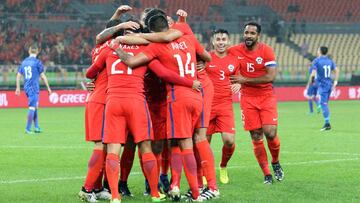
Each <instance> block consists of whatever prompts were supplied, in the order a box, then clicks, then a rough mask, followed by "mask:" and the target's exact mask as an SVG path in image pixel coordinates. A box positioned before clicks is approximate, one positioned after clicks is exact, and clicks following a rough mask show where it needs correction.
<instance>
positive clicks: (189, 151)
mask: <svg viewBox="0 0 360 203" xmlns="http://www.w3.org/2000/svg"><path fill="white" fill-rule="evenodd" d="M178 143H179V146H180V149H181V157H182V162H183V165H184V171H185V176H186V179H187V181H188V184H189V187H190V190H191V193H192V199H198V198H199V196H200V191H199V186H198V182H197V165H196V160H195V156H194V150H193V141H192V138H182V139H178Z"/></svg>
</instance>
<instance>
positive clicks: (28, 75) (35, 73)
mask: <svg viewBox="0 0 360 203" xmlns="http://www.w3.org/2000/svg"><path fill="white" fill-rule="evenodd" d="M43 71H44V68H43V65H42V63H41V62H40V60H39V59H37V58H36V57H34V56H29V57H27V58H25V59H24V61H23V62H22V63H21V65H20V67H19V71H18V72H20V73H21V74H22V75H23V76H24V90H25V92H26V93H27V94H32V93H38V92H39V89H40V85H39V77H40V74H41V73H42V72H43Z"/></svg>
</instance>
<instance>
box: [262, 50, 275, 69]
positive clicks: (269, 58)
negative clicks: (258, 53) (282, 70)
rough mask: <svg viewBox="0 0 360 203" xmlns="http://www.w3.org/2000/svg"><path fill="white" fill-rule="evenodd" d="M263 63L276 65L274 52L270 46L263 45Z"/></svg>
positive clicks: (271, 65) (269, 65)
mask: <svg viewBox="0 0 360 203" xmlns="http://www.w3.org/2000/svg"><path fill="white" fill-rule="evenodd" d="M264 63H265V66H266V67H276V60H275V53H274V50H273V49H272V48H271V47H270V46H265V53H264Z"/></svg>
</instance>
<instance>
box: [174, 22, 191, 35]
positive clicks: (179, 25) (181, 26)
mask: <svg viewBox="0 0 360 203" xmlns="http://www.w3.org/2000/svg"><path fill="white" fill-rule="evenodd" d="M171 28H172V29H176V30H179V31H181V32H182V33H184V35H192V34H194V33H193V31H192V30H191V27H190V26H189V24H187V23H185V22H175V23H174V24H173V25H172V26H171Z"/></svg>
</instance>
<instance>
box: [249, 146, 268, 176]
mask: <svg viewBox="0 0 360 203" xmlns="http://www.w3.org/2000/svg"><path fill="white" fill-rule="evenodd" d="M252 143H253V147H254V148H253V149H254V153H255V157H256V159H257V161H258V163H259V166H260V168H261V170H262V171H263V173H264V175H265V176H266V175H270V174H271V173H270V169H269V164H268V160H267V154H266V150H265V147H264V142H263V140H257V141H255V140H253V141H252Z"/></svg>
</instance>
